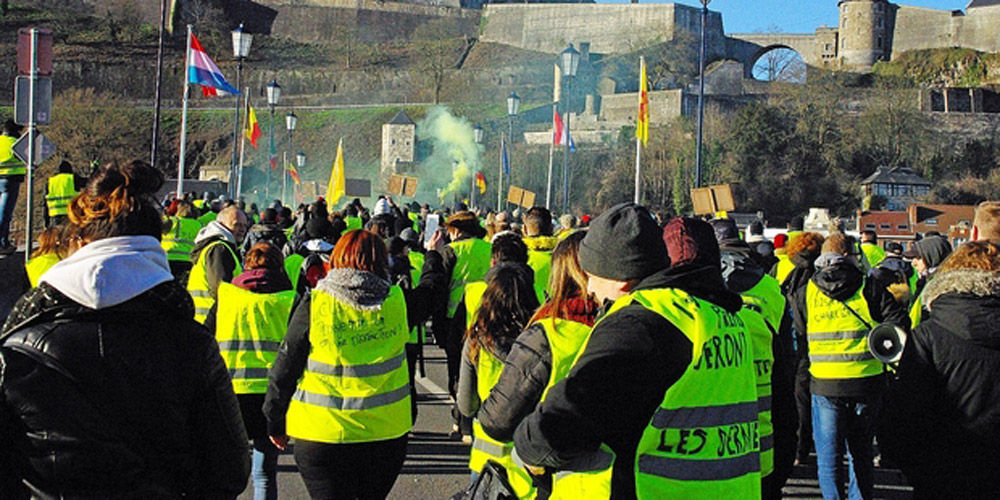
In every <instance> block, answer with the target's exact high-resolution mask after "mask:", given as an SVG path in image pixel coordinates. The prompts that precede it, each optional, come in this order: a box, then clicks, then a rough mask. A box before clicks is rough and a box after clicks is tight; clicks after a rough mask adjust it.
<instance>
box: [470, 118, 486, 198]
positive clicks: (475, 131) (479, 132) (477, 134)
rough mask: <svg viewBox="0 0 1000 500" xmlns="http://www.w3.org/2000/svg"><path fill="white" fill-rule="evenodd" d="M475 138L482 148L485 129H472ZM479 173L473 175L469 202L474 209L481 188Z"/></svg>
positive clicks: (478, 127) (477, 127) (477, 126)
mask: <svg viewBox="0 0 1000 500" xmlns="http://www.w3.org/2000/svg"><path fill="white" fill-rule="evenodd" d="M472 134H473V137H475V139H476V144H478V145H480V146H482V144H483V127H481V126H479V125H476V128H474V129H472ZM478 176H479V172H473V174H472V191H471V194H470V195H469V200H470V201H471V205H472V209H473V210H475V209H476V191H478V188H479V186H478V185H477V182H476V181H477V177H478Z"/></svg>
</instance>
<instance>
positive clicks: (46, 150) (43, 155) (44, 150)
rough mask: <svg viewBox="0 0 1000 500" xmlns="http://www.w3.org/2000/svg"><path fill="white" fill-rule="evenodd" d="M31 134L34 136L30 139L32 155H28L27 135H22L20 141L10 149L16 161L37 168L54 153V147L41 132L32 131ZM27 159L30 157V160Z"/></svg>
mask: <svg viewBox="0 0 1000 500" xmlns="http://www.w3.org/2000/svg"><path fill="white" fill-rule="evenodd" d="M32 133H33V134H34V137H33V138H30V139H32V140H31V142H33V143H34V145H35V150H34V151H33V153H34V154H33V155H29V154H28V142H29V137H28V135H29V134H24V135H22V136H21V138H20V139H18V140H17V141H15V142H14V145H13V146H12V147H11V152H12V153H13V154H14V156H16V157H17V159H18V160H21V161H23V162H24V164H25V165H31V166H32V167H37V166H39V165H41V164H42V163H44V162H45V160H47V159H49V157H50V156H52V154H53V153H55V152H56V145H55V144H53V143H52V141H50V140H49V138H48V137H46V136H45V135H44V134H42V133H41V132H39V131H37V130H34V131H32ZM29 157H31V159H30V160H29ZM32 162H34V163H32Z"/></svg>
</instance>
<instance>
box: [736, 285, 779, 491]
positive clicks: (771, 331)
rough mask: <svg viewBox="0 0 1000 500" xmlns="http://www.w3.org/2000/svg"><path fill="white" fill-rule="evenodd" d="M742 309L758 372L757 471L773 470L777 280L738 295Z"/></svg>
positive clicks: (741, 314)
mask: <svg viewBox="0 0 1000 500" xmlns="http://www.w3.org/2000/svg"><path fill="white" fill-rule="evenodd" d="M740 295H741V296H742V297H743V308H742V309H740V312H739V316H740V319H742V320H743V323H745V324H746V326H747V329H748V330H749V331H750V337H751V338H752V342H751V345H752V346H753V362H754V369H755V373H756V375H757V402H758V404H759V408H758V421H759V423H760V424H759V429H760V474H761V476H763V477H766V476H767V475H769V474H771V473H772V472H774V425H773V423H772V420H771V368H772V366H773V365H774V352H773V350H772V349H771V341H772V340H773V338H774V336H776V335H777V334H778V329H779V328H781V319H782V316H783V315H784V311H785V297H784V296H783V295H782V294H781V286H780V285H778V281H777V280H776V279H774V278H772V277H770V276H768V275H764V277H763V278H761V280H760V281H759V282H757V284H756V285H754V286H753V288H751V289H749V290H747V291H745V292H743V293H742V294H740Z"/></svg>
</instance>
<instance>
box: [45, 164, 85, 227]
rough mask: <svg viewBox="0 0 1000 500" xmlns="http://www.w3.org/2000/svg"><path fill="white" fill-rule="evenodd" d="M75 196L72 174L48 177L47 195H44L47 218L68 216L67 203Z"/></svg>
mask: <svg viewBox="0 0 1000 500" xmlns="http://www.w3.org/2000/svg"><path fill="white" fill-rule="evenodd" d="M77 194H78V193H77V190H76V189H75V188H74V186H73V174H56V175H53V176H52V177H49V193H48V194H46V195H45V205H46V206H47V207H48V208H49V217H52V216H55V215H66V214H68V213H69V202H70V200H72V199H73V197H74V196H76V195H77Z"/></svg>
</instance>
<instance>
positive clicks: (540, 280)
mask: <svg viewBox="0 0 1000 500" xmlns="http://www.w3.org/2000/svg"><path fill="white" fill-rule="evenodd" d="M524 244H525V245H527V246H528V267H530V268H531V269H532V270H534V271H535V283H536V284H541V286H542V289H543V290H545V291H546V292H548V291H549V274H550V273H551V272H552V250H554V249H555V248H556V245H557V244H559V239H558V238H556V237H555V236H533V237H530V238H525V239H524Z"/></svg>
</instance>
